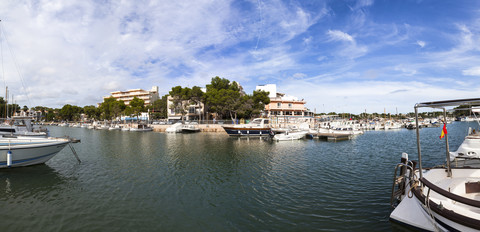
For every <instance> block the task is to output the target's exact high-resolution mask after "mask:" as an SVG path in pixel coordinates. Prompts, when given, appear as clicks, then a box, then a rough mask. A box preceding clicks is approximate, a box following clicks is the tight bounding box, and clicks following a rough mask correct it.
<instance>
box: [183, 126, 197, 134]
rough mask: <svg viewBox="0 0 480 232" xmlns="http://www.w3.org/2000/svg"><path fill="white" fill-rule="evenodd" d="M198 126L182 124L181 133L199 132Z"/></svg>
mask: <svg viewBox="0 0 480 232" xmlns="http://www.w3.org/2000/svg"><path fill="white" fill-rule="evenodd" d="M200 131H201V130H200V128H198V127H197V126H195V125H184V126H183V127H182V133H197V132H200Z"/></svg>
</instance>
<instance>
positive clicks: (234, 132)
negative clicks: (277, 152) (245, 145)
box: [223, 127, 271, 136]
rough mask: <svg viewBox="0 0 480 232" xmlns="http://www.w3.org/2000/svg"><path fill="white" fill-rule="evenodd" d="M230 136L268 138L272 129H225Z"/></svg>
mask: <svg viewBox="0 0 480 232" xmlns="http://www.w3.org/2000/svg"><path fill="white" fill-rule="evenodd" d="M223 129H224V130H225V132H227V134H228V135H230V136H268V135H269V134H270V131H271V129H270V128H268V127H263V128H241V127H223Z"/></svg>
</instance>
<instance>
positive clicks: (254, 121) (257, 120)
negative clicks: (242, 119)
mask: <svg viewBox="0 0 480 232" xmlns="http://www.w3.org/2000/svg"><path fill="white" fill-rule="evenodd" d="M261 123H262V119H261V118H256V119H253V121H251V122H250V124H257V125H260V124H261Z"/></svg>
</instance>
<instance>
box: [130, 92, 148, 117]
mask: <svg viewBox="0 0 480 232" xmlns="http://www.w3.org/2000/svg"><path fill="white" fill-rule="evenodd" d="M130 107H131V109H132V114H134V115H137V116H138V115H139V114H140V112H144V111H145V101H144V100H142V99H140V98H138V97H133V99H132V100H131V101H130Z"/></svg>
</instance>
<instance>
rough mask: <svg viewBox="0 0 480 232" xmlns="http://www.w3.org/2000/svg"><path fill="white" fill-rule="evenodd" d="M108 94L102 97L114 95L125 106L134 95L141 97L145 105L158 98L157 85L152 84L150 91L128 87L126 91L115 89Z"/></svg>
mask: <svg viewBox="0 0 480 232" xmlns="http://www.w3.org/2000/svg"><path fill="white" fill-rule="evenodd" d="M110 94H111V95H110V96H107V97H103V99H105V98H109V97H114V98H115V99H117V100H119V101H123V102H124V103H125V105H127V106H128V105H130V101H132V100H133V98H134V97H137V98H139V99H142V100H143V101H144V102H145V106H147V105H150V104H152V103H153V102H154V101H156V100H158V99H159V98H160V97H159V95H158V86H153V87H152V89H151V90H150V91H146V90H143V89H130V90H127V91H115V92H111V93H110Z"/></svg>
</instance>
